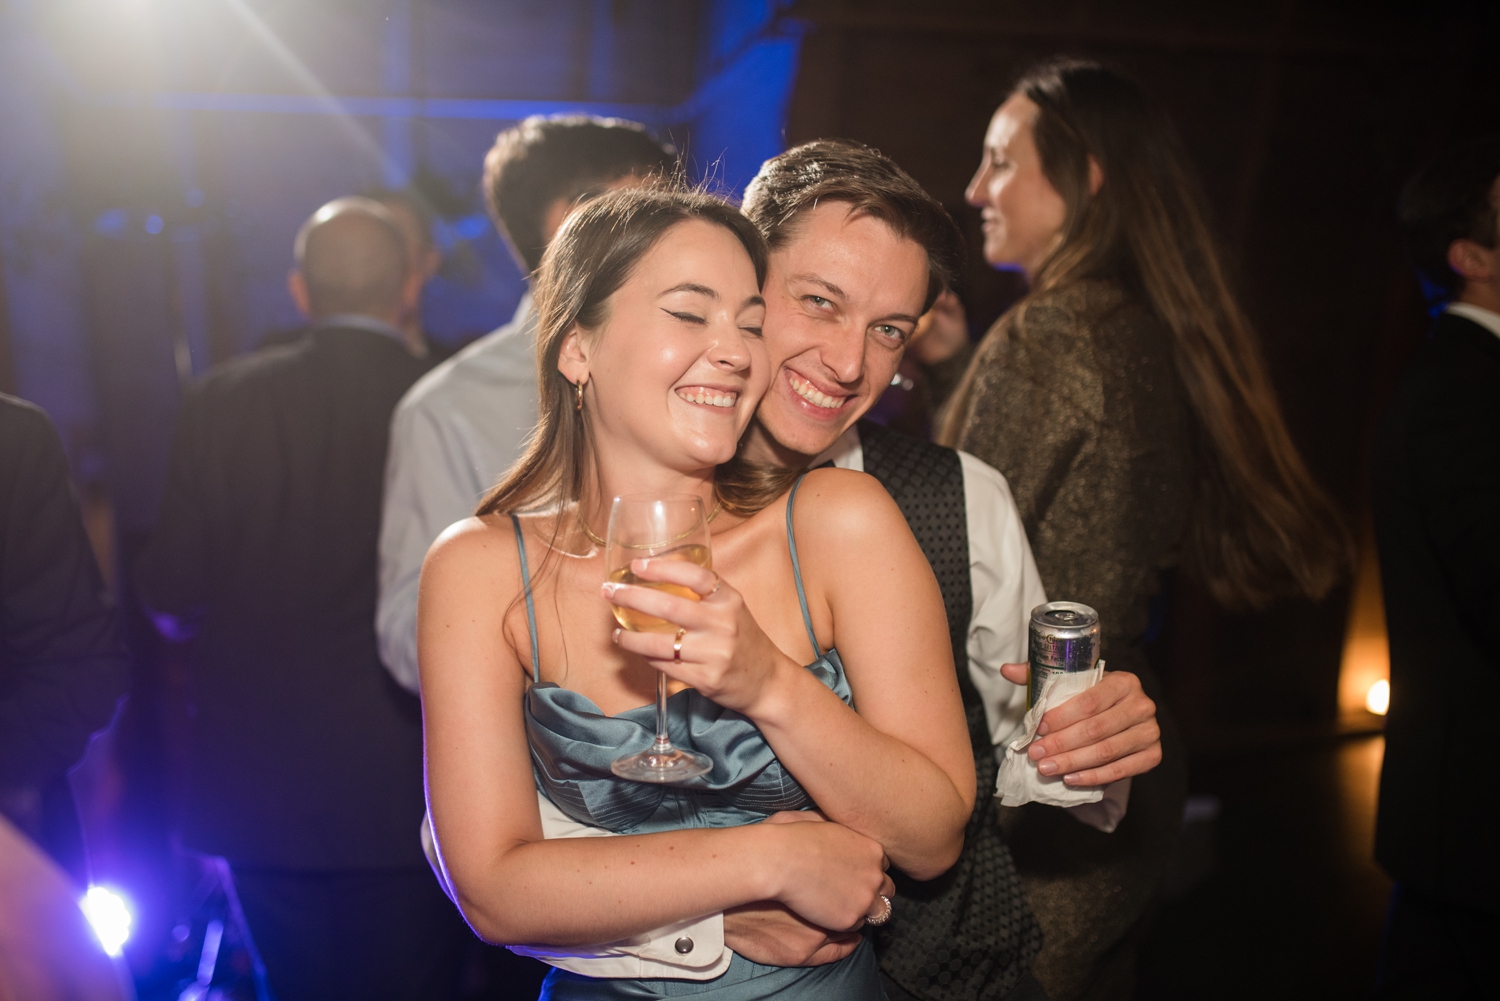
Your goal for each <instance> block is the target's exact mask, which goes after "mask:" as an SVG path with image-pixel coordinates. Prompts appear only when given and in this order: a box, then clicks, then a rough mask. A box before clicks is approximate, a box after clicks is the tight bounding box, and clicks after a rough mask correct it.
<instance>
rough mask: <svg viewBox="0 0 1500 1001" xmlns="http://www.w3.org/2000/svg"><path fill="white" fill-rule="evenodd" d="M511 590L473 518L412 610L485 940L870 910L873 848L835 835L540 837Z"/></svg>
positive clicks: (510, 570)
mask: <svg viewBox="0 0 1500 1001" xmlns="http://www.w3.org/2000/svg"><path fill="white" fill-rule="evenodd" d="M518 591H519V571H518V569H517V560H516V555H515V544H514V542H513V541H512V540H511V536H510V532H509V530H508V528H506V529H505V530H497V529H496V528H494V527H492V526H490V525H487V524H486V523H484V522H482V521H479V520H477V519H470V520H469V521H467V522H464V523H462V524H461V525H460V526H456V527H455V528H453V529H450V530H449V531H448V533H446V534H445V535H444V536H443V537H442V538H441V539H439V541H438V542H437V543H436V544H435V545H434V547H433V549H432V551H431V553H430V554H429V555H428V557H427V561H426V564H425V566H424V569H423V573H422V583H421V597H420V600H419V605H418V624H417V627H418V644H419V662H420V668H421V680H422V713H423V725H424V735H425V744H426V757H427V796H428V806H429V809H430V810H431V814H432V824H433V832H434V835H435V838H436V841H437V845H438V852H439V856H440V858H441V859H442V862H443V866H444V868H445V869H446V871H447V872H448V875H449V877H450V879H451V880H452V883H453V886H454V888H455V889H456V891H457V893H458V898H459V906H460V907H461V908H462V910H463V912H464V915H465V917H466V918H467V919H468V920H469V922H470V924H471V925H473V927H474V928H475V930H476V931H477V932H479V934H480V935H482V936H483V937H484V938H486V939H489V940H491V941H497V942H508V943H530V942H538V943H547V944H550V945H572V944H584V943H594V942H606V941H612V940H615V939H619V938H624V937H628V936H631V935H636V934H640V933H642V932H645V931H649V930H651V929H653V928H657V927H660V926H662V925H665V924H668V923H670V922H673V921H679V920H683V919H687V918H692V917H697V916H699V915H703V914H711V913H714V912H716V911H720V910H724V909H726V908H729V907H734V906H737V905H739V904H744V903H748V902H751V901H755V900H762V899H774V900H779V901H781V902H783V903H785V904H787V905H788V906H789V907H791V908H793V909H794V910H796V911H797V912H798V913H800V914H802V915H803V916H804V917H806V918H807V919H808V920H810V921H814V922H816V923H818V924H821V925H825V926H829V927H839V928H845V927H851V926H853V925H855V924H857V923H858V922H859V920H860V919H861V917H862V916H863V915H864V914H866V913H879V912H880V910H881V907H882V906H883V905H881V903H880V902H879V901H877V900H876V893H877V892H878V891H879V890H880V889H881V887H882V886H883V885H884V879H885V876H884V872H883V866H882V862H883V858H882V852H881V849H880V846H879V845H878V844H877V843H875V842H874V841H872V840H870V839H868V838H866V837H863V836H861V835H858V834H856V833H854V832H853V831H850V830H848V829H846V828H844V827H842V826H840V825H838V824H760V825H754V826H750V827H743V828H734V829H727V830H726V829H720V830H684V831H673V832H668V833H661V834H650V835H638V836H628V837H617V838H589V839H579V840H574V839H566V840H560V841H546V840H544V839H543V837H542V828H541V819H540V817H539V814H538V811H537V805H536V788H535V785H534V783H533V780H532V774H531V757H530V752H529V750H528V747H527V741H526V731H525V725H524V721H523V715H522V697H523V694H524V691H525V673H524V670H523V668H522V665H521V664H520V662H519V660H518V658H517V656H516V654H515V649H514V646H513V644H512V642H511V639H510V638H509V637H508V633H507V628H506V626H507V623H506V616H507V612H508V611H511V610H512V609H513V604H514V602H513V599H514V598H515V597H516V595H517V592H518ZM522 628H523V629H524V626H523V627H522ZM523 635H524V634H523Z"/></svg>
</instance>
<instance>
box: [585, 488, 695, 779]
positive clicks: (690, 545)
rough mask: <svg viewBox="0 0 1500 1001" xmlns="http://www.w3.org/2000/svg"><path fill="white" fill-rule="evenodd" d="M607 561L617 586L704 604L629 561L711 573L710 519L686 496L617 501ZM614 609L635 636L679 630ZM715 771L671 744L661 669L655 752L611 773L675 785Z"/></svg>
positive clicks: (619, 763)
mask: <svg viewBox="0 0 1500 1001" xmlns="http://www.w3.org/2000/svg"><path fill="white" fill-rule="evenodd" d="M604 557H605V565H606V566H609V567H613V568H614V569H612V570H610V572H609V579H610V581H611V582H612V583H615V584H635V585H637V586H640V587H653V588H656V589H657V590H659V591H665V592H667V593H668V594H675V595H677V596H679V597H682V598H687V599H689V600H691V601H698V600H700V599H699V595H698V592H696V591H694V590H693V589H692V588H689V587H683V586H682V585H681V584H668V583H664V582H662V581H655V580H642V579H641V578H639V577H637V576H636V575H635V574H634V573H632V572H631V569H630V563H631V561H632V560H639V559H646V558H649V559H654V560H685V561H687V562H689V563H696V564H697V565H698V566H700V567H703V568H704V569H711V568H712V566H713V558H712V556H711V554H710V553H709V548H708V520H707V519H706V518H704V516H703V501H702V500H700V499H699V498H697V497H693V496H690V495H687V494H679V495H674V496H668V497H657V496H652V495H643V494H638V495H635V496H630V497H616V498H615V501H614V504H613V505H612V506H611V507H610V511H609V532H608V533H607V535H606V536H605V546H604ZM610 608H611V609H613V610H614V613H615V619H617V620H618V621H619V623H620V625H621V626H623V627H624V628H626V629H629V630H631V631H632V632H642V633H675V632H677V624H676V623H673V622H668V621H667V620H666V619H661V618H658V617H656V616H655V615H647V614H646V613H644V612H638V611H636V610H635V609H633V608H621V607H620V606H619V605H611V606H610ZM712 768H713V762H711V761H710V760H709V759H708V758H707V757H705V756H704V755H702V754H698V753H695V752H693V751H684V750H681V749H680V748H676V747H673V746H672V741H671V740H670V739H669V738H668V736H667V676H666V675H665V674H662V673H661V672H660V671H658V672H657V675H656V740H655V741H654V742H652V744H651V748H650V750H646V751H642V752H640V753H639V754H628V755H626V756H624V757H621V758H616V759H615V760H614V761H613V762H611V763H610V770H611V771H613V772H614V773H615V774H616V775H618V776H620V778H622V779H632V780H634V781H636V782H660V783H665V784H670V783H674V782H685V781H687V780H688V779H691V778H695V777H697V776H699V775H704V774H707V773H708V772H709V771H710V770H711V769H712Z"/></svg>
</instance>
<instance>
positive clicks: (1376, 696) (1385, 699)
mask: <svg viewBox="0 0 1500 1001" xmlns="http://www.w3.org/2000/svg"><path fill="white" fill-rule="evenodd" d="M1365 708H1366V709H1368V710H1370V712H1372V713H1374V714H1375V715H1376V716H1384V715H1385V714H1386V712H1387V711H1389V710H1390V708H1391V683H1390V682H1389V681H1386V680H1385V679H1384V678H1381V679H1380V680H1379V681H1377V682H1375V683H1374V684H1373V685H1371V686H1370V690H1369V691H1368V692H1366V693H1365Z"/></svg>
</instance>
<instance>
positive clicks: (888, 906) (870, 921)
mask: <svg viewBox="0 0 1500 1001" xmlns="http://www.w3.org/2000/svg"><path fill="white" fill-rule="evenodd" d="M876 896H877V897H879V898H880V899H881V900H884V901H885V913H884V914H882V915H880V917H878V918H869V917H867V918H865V924H867V925H871V926H873V927H876V928H878V927H880V926H881V925H883V924H885V923H886V922H887V921H889V920H890V919H891V912H893V911H894V910H895V909H896V907H895V905H894V904H892V903H891V898H890V897H887V896H886V895H885V894H883V893H877V894H876Z"/></svg>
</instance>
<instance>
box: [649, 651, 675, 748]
mask: <svg viewBox="0 0 1500 1001" xmlns="http://www.w3.org/2000/svg"><path fill="white" fill-rule="evenodd" d="M651 749H652V750H653V751H656V752H658V753H660V752H662V751H669V750H671V749H672V741H671V740H669V739H667V676H666V675H665V674H663V673H662V672H660V671H657V672H656V743H655V744H652V745H651Z"/></svg>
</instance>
